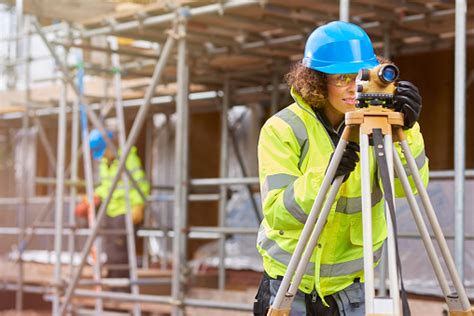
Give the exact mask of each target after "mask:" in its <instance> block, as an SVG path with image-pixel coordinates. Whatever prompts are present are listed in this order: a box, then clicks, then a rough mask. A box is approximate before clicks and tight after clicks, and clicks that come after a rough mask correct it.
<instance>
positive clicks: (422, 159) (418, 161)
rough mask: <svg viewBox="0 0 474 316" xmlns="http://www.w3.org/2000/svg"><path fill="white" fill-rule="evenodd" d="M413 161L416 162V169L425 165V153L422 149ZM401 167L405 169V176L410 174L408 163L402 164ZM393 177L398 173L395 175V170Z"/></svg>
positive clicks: (396, 176)
mask: <svg viewBox="0 0 474 316" xmlns="http://www.w3.org/2000/svg"><path fill="white" fill-rule="evenodd" d="M415 163H416V167H417V168H418V170H420V169H421V168H423V166H424V165H425V163H426V154H425V150H424V149H423V151H422V152H421V153H420V154H419V155H418V156H416V158H415ZM403 169H405V173H406V175H407V176H411V171H410V168H409V167H408V164H404V165H403ZM395 178H398V175H397V173H396V172H395Z"/></svg>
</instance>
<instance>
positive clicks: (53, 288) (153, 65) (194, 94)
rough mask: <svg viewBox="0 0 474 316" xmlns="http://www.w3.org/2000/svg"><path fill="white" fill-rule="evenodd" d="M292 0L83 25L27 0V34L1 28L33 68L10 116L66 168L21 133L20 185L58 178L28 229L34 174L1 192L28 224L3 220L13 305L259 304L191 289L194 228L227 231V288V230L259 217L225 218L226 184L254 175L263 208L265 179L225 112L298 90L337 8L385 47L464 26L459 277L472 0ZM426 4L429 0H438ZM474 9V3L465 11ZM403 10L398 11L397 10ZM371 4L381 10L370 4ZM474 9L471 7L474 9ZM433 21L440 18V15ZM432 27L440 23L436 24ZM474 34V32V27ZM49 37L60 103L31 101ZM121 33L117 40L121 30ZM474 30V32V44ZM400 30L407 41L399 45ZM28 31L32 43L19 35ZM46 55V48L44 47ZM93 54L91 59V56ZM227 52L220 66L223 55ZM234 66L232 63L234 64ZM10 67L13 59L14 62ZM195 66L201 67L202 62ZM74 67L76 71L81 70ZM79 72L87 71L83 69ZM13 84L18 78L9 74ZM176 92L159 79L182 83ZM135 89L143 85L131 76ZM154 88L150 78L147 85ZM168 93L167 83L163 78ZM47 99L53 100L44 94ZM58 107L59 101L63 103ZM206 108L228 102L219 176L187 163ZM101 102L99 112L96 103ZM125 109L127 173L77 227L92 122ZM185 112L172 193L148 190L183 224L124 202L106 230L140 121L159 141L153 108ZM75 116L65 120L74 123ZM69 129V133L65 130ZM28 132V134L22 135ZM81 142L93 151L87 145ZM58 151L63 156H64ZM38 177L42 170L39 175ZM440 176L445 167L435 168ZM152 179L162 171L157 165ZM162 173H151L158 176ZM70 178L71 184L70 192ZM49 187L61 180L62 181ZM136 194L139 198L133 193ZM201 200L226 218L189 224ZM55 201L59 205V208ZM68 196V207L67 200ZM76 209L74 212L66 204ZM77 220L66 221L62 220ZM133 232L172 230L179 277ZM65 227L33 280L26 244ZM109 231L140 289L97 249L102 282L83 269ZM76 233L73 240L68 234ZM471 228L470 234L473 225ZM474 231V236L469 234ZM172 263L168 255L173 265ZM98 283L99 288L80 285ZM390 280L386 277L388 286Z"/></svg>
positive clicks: (21, 18) (19, 15)
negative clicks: (304, 64) (315, 36)
mask: <svg viewBox="0 0 474 316" xmlns="http://www.w3.org/2000/svg"><path fill="white" fill-rule="evenodd" d="M286 2H287V1H282V0H281V1H280V0H275V1H270V0H267V1H258V0H227V1H217V2H216V1H198V2H193V1H189V2H188V1H179V2H177V4H176V5H169V4H168V5H161V4H157V3H155V4H150V5H147V6H145V7H143V8H142V9H140V10H139V11H136V12H130V13H126V14H117V15H110V16H108V17H106V18H101V19H95V20H91V21H88V22H87V23H84V24H82V25H75V24H70V23H66V22H62V23H58V24H56V25H50V26H43V25H42V24H41V23H40V22H39V21H40V20H38V19H37V17H35V16H34V14H32V12H29V14H25V13H24V12H23V11H24V8H23V2H22V1H21V0H18V1H16V6H15V8H16V14H15V16H16V27H17V28H16V34H15V35H14V36H8V37H6V38H3V39H2V40H3V41H4V42H7V43H13V44H14V45H16V46H15V47H16V48H15V49H16V54H15V55H14V56H13V57H14V58H10V59H8V60H6V61H5V62H4V65H8V69H9V70H10V73H11V74H12V75H14V77H15V78H17V77H19V76H18V75H17V71H15V70H16V69H17V68H18V69H20V67H19V65H22V66H23V68H24V69H23V71H24V74H23V81H24V90H23V95H22V101H21V102H19V103H20V107H21V112H18V108H16V109H15V111H11V110H9V111H8V113H5V114H3V121H4V124H5V125H6V126H9V125H15V124H16V126H18V121H20V125H21V129H22V130H23V131H25V133H26V131H27V130H28V129H29V128H30V127H32V126H34V127H35V128H36V130H37V132H38V135H39V139H40V142H41V145H42V147H43V150H44V151H45V153H46V158H47V160H48V165H49V168H50V170H55V177H54V178H53V177H51V176H50V177H36V175H32V177H31V178H30V179H28V176H29V175H28V172H27V170H28V168H26V165H27V157H28V150H29V149H28V142H27V137H24V138H23V140H22V143H21V144H20V145H21V147H20V148H21V152H22V155H21V159H22V161H21V165H22V166H25V168H24V169H23V171H22V172H21V175H20V176H21V177H22V179H23V180H22V183H23V184H25V183H27V182H28V181H31V179H35V181H34V182H35V183H37V184H45V185H47V186H48V187H49V188H50V190H49V196H48V197H47V198H44V199H43V202H45V205H44V206H45V207H44V208H43V209H42V210H40V211H38V212H37V214H35V215H36V216H35V221H34V224H33V225H32V226H30V227H27V224H26V213H27V209H28V206H29V205H30V204H31V203H34V199H35V198H36V197H32V196H31V192H29V191H28V187H27V186H24V187H23V188H21V190H20V192H18V197H16V198H9V199H7V198H5V199H0V203H1V204H3V205H6V204H9V203H10V204H14V205H17V208H18V211H17V224H18V227H17V228H14V229H13V228H12V227H1V228H0V234H11V235H16V236H18V245H17V254H18V256H17V259H16V265H17V276H18V277H17V282H16V284H5V285H3V287H4V288H8V289H14V290H16V308H17V310H21V309H23V305H24V302H23V294H24V293H25V292H27V291H33V292H34V291H39V292H43V293H47V294H48V295H50V299H51V300H52V303H53V309H52V310H53V314H54V315H64V314H67V313H70V312H73V307H72V306H71V305H72V303H73V298H74V297H87V298H94V306H95V310H94V311H95V313H96V314H100V313H102V312H103V310H104V309H105V306H104V300H106V299H109V300H115V301H125V302H132V303H134V304H132V305H131V306H130V310H131V312H132V313H133V315H140V314H141V312H142V311H141V307H140V304H138V303H153V304H164V305H168V306H170V307H171V309H170V311H171V313H172V314H173V315H184V313H185V308H186V307H193V306H194V307H208V308H215V309H223V310H236V311H247V312H248V311H251V310H252V306H251V304H250V302H249V304H238V303H231V302H216V301H212V300H204V299H196V298H190V297H187V296H186V287H187V284H188V278H189V274H190V271H189V267H188V259H187V255H186V254H187V243H188V239H193V238H198V239H199V238H207V239H216V240H218V257H219V265H218V288H219V289H220V290H224V289H225V287H226V268H225V258H226V249H225V241H226V239H227V237H228V236H229V235H234V234H256V232H257V228H256V227H255V228H247V227H240V228H235V227H226V223H225V217H226V208H227V203H228V198H229V197H228V188H229V186H231V185H236V184H238V185H243V186H245V188H246V190H247V192H248V194H249V198H250V200H251V201H252V207H253V211H254V212H255V214H256V216H257V217H258V216H261V215H260V214H259V210H258V206H257V202H256V201H255V200H254V199H253V194H254V193H255V191H256V190H255V189H254V188H255V186H256V185H257V184H258V178H256V177H252V176H248V174H247V173H246V168H245V166H244V164H243V159H242V157H241V154H240V153H239V149H238V146H237V140H236V138H235V135H234V132H233V130H232V126H230V125H229V118H228V111H229V110H230V109H231V107H232V106H234V105H236V104H246V103H249V102H250V103H251V102H257V103H260V104H264V105H265V107H266V111H267V112H268V113H275V112H276V111H277V110H278V107H279V104H281V103H282V101H283V100H285V99H287V98H288V95H287V94H284V91H286V89H285V87H284V85H283V84H281V80H280V78H281V77H282V75H283V72H284V71H285V70H286V69H287V68H288V64H289V63H290V62H291V61H294V60H296V59H297V58H299V56H300V54H301V51H302V47H301V45H302V43H304V40H305V38H306V35H307V34H308V33H309V32H311V31H312V29H313V28H314V27H315V26H316V25H318V24H322V23H324V22H327V21H329V20H333V19H337V18H339V19H341V20H351V21H355V22H357V23H358V24H360V25H361V26H362V27H363V28H364V29H366V30H368V31H369V32H371V31H373V33H371V37H373V38H374V39H375V40H374V46H375V47H376V48H377V49H383V50H384V55H385V56H387V57H390V56H391V55H393V54H404V53H411V52H413V51H423V50H426V46H427V45H426V44H427V43H429V44H430V46H429V48H428V49H433V48H436V49H437V48H439V49H441V48H444V47H446V45H449V43H450V41H451V40H452V39H453V38H454V39H455V42H456V45H455V56H456V59H455V68H456V69H455V71H456V75H455V78H456V79H455V80H456V81H455V96H456V99H455V106H456V124H455V126H456V132H455V136H456V149H455V152H456V155H455V157H456V162H455V171H454V179H455V192H456V199H455V215H456V223H457V225H456V227H457V229H456V230H455V236H454V240H455V245H456V248H455V258H456V263H457V267H458V269H459V272H460V275H461V278H462V276H463V268H462V267H463V260H464V258H463V253H464V248H463V247H464V246H463V245H464V240H465V239H466V236H465V234H464V231H463V228H462V227H463V225H462V224H463V222H464V209H465V206H464V199H463V198H464V194H465V190H464V186H465V184H464V181H465V177H466V176H470V177H472V176H474V170H466V168H465V155H466V154H465V147H464V146H465V129H466V128H465V107H466V106H465V103H466V101H465V93H464V92H465V90H466V82H468V81H466V76H467V74H466V45H467V44H470V43H471V42H472V41H473V37H472V35H474V25H473V24H472V21H470V22H469V20H468V23H467V22H466V16H473V15H474V12H472V11H473V10H472V8H467V3H466V1H457V2H456V5H455V6H454V5H452V4H448V3H444V2H430V1H407V2H405V3H404V4H403V5H402V4H398V3H396V1H387V2H382V3H380V4H377V5H376V4H373V3H372V2H371V1H364V0H359V1H352V2H351V3H349V1H342V0H341V1H340V2H339V3H337V2H334V1H330V0H325V1H319V2H318V4H310V3H306V2H305V1H300V2H298V3H296V4H289V3H286ZM428 3H429V4H428ZM468 9H469V10H468ZM394 10H398V12H403V14H400V16H396V17H395V18H394V16H393V12H394ZM367 11H373V12H375V14H371V15H368V14H366V13H367ZM453 18H455V31H454V32H453V31H452V25H449V26H446V23H439V21H452V20H453ZM471 20H472V19H471ZM427 21H430V22H431V23H433V24H436V25H437V27H438V29H437V30H435V31H433V30H429V27H426V26H424V23H426V22H427ZM433 21H434V22H433ZM433 24H432V25H431V27H432V26H433ZM466 34H467V35H468V36H467V37H466ZM33 36H39V38H40V39H41V42H42V43H43V44H44V45H45V46H46V47H47V50H48V52H49V55H50V56H51V57H52V59H53V61H54V67H55V68H56V69H57V70H58V71H57V73H56V74H55V75H54V76H53V77H52V78H44V79H41V80H38V81H49V82H55V81H56V80H58V79H59V83H60V84H59V86H60V87H59V88H60V89H59V90H58V91H59V96H60V97H59V100H58V101H54V102H53V103H55V104H54V105H53V106H51V105H49V104H48V106H45V104H42V103H36V102H34V101H32V96H31V87H30V86H31V84H32V82H31V81H32V80H31V73H30V69H31V64H32V63H34V62H35V58H33V57H32V56H31V50H32V48H31V42H30V41H31V38H32V37H33ZM104 37H107V40H106V44H105V45H99V44H95V43H94V39H97V38H104ZM118 37H120V38H118ZM124 38H125V40H126V38H128V39H134V40H146V41H147V42H149V43H155V44H157V46H156V45H155V46H153V45H151V46H147V47H146V48H141V49H137V48H133V47H127V46H123V47H122V46H121V45H119V42H120V40H121V39H124ZM466 41H467V43H466ZM390 42H397V43H399V44H404V45H398V46H395V45H394V46H389V43H390ZM21 43H24V46H21V45H20V44H21ZM72 49H75V50H76V51H79V52H80V53H81V54H80V55H82V56H79V57H77V58H76V60H75V63H74V65H71V62H70V59H71V58H70V50H72ZM96 52H100V53H102V54H104V55H105V56H107V58H108V59H109V60H108V66H107V67H104V65H98V64H94V60H93V59H92V58H90V56H87V55H91V54H93V53H96ZM36 59H37V60H38V59H44V56H40V57H37V58H36ZM87 59H88V61H87ZM216 64H219V66H216ZM231 64H232V65H231ZM5 67H6V66H5ZM191 68H192V69H191ZM84 72H89V73H92V74H96V75H98V76H102V77H103V78H106V80H109V81H110V82H112V84H113V87H114V88H113V91H114V94H113V96H110V95H107V94H108V93H104V95H102V96H97V95H88V94H87V93H88V91H87V87H85V83H84ZM74 76H75V78H74ZM123 77H128V78H139V77H142V78H143V77H148V78H150V79H149V80H147V81H144V82H141V83H139V84H138V87H139V89H140V93H138V95H139V96H138V97H137V98H131V97H128V98H127V99H124V98H123V96H124V92H123V89H122V84H123V80H122V79H123ZM74 79H76V80H74ZM9 85H12V83H11V82H10V83H9ZM173 85H174V88H173V87H172V88H171V90H172V91H171V92H170V93H160V94H161V95H160V96H156V95H157V91H161V90H160V89H164V88H166V87H167V86H173ZM134 88H136V87H134ZM143 88H145V90H144V91H143V90H141V89H143ZM165 91H166V89H165ZM45 103H48V102H45ZM56 105H57V106H56ZM201 108H205V109H212V110H217V111H219V112H220V146H219V148H220V151H219V171H218V177H216V178H201V179H191V178H190V174H189V164H190V162H189V159H190V157H189V151H190V149H189V146H190V136H189V134H190V130H189V125H190V124H189V117H190V111H191V110H192V109H195V110H197V111H199V110H200V109H201ZM124 111H127V112H126V113H128V115H129V114H130V113H132V112H135V111H136V114H135V118H134V120H133V125H132V126H131V128H130V130H129V133H128V136H127V135H126V128H125V116H126V114H125V113H124ZM97 112H99V113H100V115H98V114H97ZM112 112H115V113H114V114H115V116H116V117H117V119H118V122H119V147H120V152H121V154H120V156H119V163H118V170H119V172H118V173H117V174H116V176H115V177H114V179H113V181H112V188H111V190H110V192H109V194H108V196H107V198H106V199H105V200H104V201H103V202H102V204H101V205H100V207H99V209H98V210H97V212H95V210H94V212H93V214H96V215H95V218H91V219H90V221H89V223H90V225H91V227H90V228H89V229H84V228H78V227H77V223H76V222H75V220H74V207H75V204H76V202H77V199H78V188H85V189H86V193H87V196H88V199H89V201H92V200H93V186H94V180H93V174H92V162H91V157H90V154H89V148H88V146H89V142H88V129H89V128H90V127H94V128H97V129H99V130H100V132H101V133H102V134H103V135H104V139H106V140H107V139H108V137H107V136H106V128H105V126H104V124H103V118H104V117H107V116H110V115H111V114H110V113H112ZM159 112H166V113H168V114H169V113H175V115H176V126H175V138H174V141H175V144H174V148H175V152H174V157H175V161H174V169H173V171H174V184H173V185H172V187H171V188H170V187H164V188H162V187H160V185H159V184H157V183H154V182H153V181H151V183H152V186H153V187H154V188H155V189H154V192H155V193H156V192H159V189H165V190H167V192H169V191H170V190H169V189H171V192H172V194H161V193H156V194H152V195H151V196H149V197H148V198H145V196H144V195H143V193H141V195H142V196H143V197H144V198H145V199H146V200H147V202H148V203H153V202H157V201H158V202H160V203H168V202H170V201H171V202H172V203H173V212H172V213H173V229H172V231H168V230H167V229H165V228H160V227H154V228H151V227H150V226H151V221H150V218H149V214H148V215H147V216H146V219H145V227H146V228H145V229H138V230H137V231H136V232H135V231H134V228H133V223H132V219H131V213H130V203H129V201H128V202H127V209H128V212H127V216H126V225H125V227H124V229H123V230H118V231H117V230H116V231H110V230H106V229H103V228H101V223H102V222H103V220H104V218H105V216H106V209H107V206H108V204H109V202H110V200H111V198H112V194H113V191H114V190H115V188H116V186H117V184H118V182H119V181H123V183H124V184H125V187H126V192H128V189H129V187H132V186H133V187H134V188H136V189H138V190H139V187H138V185H137V183H136V182H135V180H134V179H133V177H132V176H131V173H130V171H129V170H127V169H126V167H125V162H126V159H127V156H128V154H129V152H130V150H131V148H132V146H134V144H135V143H136V141H137V139H138V138H139V137H140V133H141V130H142V129H143V127H144V126H146V130H147V131H146V146H149V145H150V144H151V143H152V142H153V122H152V119H150V113H152V114H153V113H159ZM54 115H57V144H56V145H57V149H56V152H55V151H54V150H53V147H52V146H51V144H50V143H49V140H48V137H47V135H46V133H45V131H44V128H43V126H42V124H43V123H42V120H41V119H42V118H44V119H49V120H51V117H54ZM69 123H70V124H71V126H70V128H69V129H68V124H69ZM68 131H69V132H70V141H69V144H68V142H67V133H68ZM25 135H26V134H25ZM67 145H69V147H70V154H69V156H70V165H69V167H66V158H67V152H66V151H67V148H68V146H67ZM107 145H108V146H109V147H110V148H112V150H113V151H114V152H116V153H117V152H118V149H117V148H115V146H114V144H113V143H112V142H110V141H108V144H107ZM231 146H232V148H233V150H234V152H235V153H236V155H237V158H238V160H239V165H240V170H241V171H242V175H243V177H241V178H231V177H229V165H228V159H229V151H230V147H231ZM81 149H82V150H81ZM150 152H151V151H149V150H147V157H146V159H145V162H146V163H145V166H146V168H147V170H148V171H149V172H150V170H151V158H150V155H151V154H150ZM55 153H56V155H55ZM80 158H82V160H83V172H84V178H85V179H84V181H82V180H81V179H80V177H79V169H80V168H79V165H78V164H79V159H80ZM30 176H31V175H30ZM438 176H439V177H443V176H446V173H443V172H440V173H438ZM150 177H151V176H150ZM150 179H151V180H153V179H152V177H151V178H150ZM66 186H68V187H69V190H66ZM203 187H204V188H209V187H213V188H216V189H218V190H217V191H214V192H212V193H204V194H203V193H201V194H197V193H194V192H193V190H192V189H193V188H203ZM51 188H54V190H52V189H51ZM126 195H127V200H128V193H127V194H126ZM190 201H217V202H218V207H217V210H218V212H217V214H218V215H217V222H218V225H217V226H216V227H192V226H189V225H188V220H187V218H188V209H189V205H188V203H189V202H190ZM53 204H54V208H53ZM66 206H67V208H66ZM52 209H54V225H52V226H50V227H41V225H44V223H43V220H45V218H47V217H48V216H49V215H48V213H50V212H51V210H52ZM65 214H67V216H64V215H65ZM65 218H67V220H68V221H67V224H66V222H65V221H64V219H65ZM135 233H136V235H137V236H140V237H144V238H145V240H146V239H147V238H152V237H153V238H155V237H160V238H162V239H165V240H172V246H171V250H172V255H171V258H170V261H171V262H172V271H171V274H170V279H166V278H165V279H162V278H160V279H157V280H146V279H140V278H139V275H138V266H139V264H138V263H137V261H136V257H135V253H136V251H135V238H134V236H135ZM36 234H38V235H41V234H44V235H52V236H54V253H55V254H56V258H55V260H53V261H54V280H53V281H52V282H51V283H50V284H48V285H47V286H44V287H32V286H28V285H25V284H24V263H23V260H22V253H23V252H24V250H26V249H27V247H28V243H29V241H30V239H31V238H32V237H33V236H34V235H36ZM106 234H126V236H127V245H128V247H127V249H128V254H129V256H128V257H129V264H130V266H129V268H130V272H131V273H130V278H129V280H125V281H124V280H122V281H120V280H119V281H117V282H122V283H121V284H122V285H123V284H125V285H129V286H131V293H117V292H111V291H105V290H103V289H102V287H103V286H104V285H107V282H110V281H107V280H106V279H102V278H101V266H100V260H97V261H96V263H95V264H94V269H93V271H92V272H91V273H92V275H93V279H92V280H91V281H87V280H81V276H82V275H83V270H84V267H85V266H86V263H87V259H88V255H89V253H90V251H91V249H92V248H93V247H96V249H98V250H99V249H100V248H99V247H100V243H98V242H96V240H97V239H98V238H100V236H103V235H106ZM79 236H84V238H85V241H83V245H82V249H81V253H80V257H79V262H78V264H77V265H75V264H74V263H73V261H74V260H73V259H74V258H73V255H72V254H73V253H74V252H75V249H77V245H78V241H77V239H78V237H79ZM64 237H67V245H65V244H66V243H63V240H64ZM468 237H469V236H468ZM469 238H472V236H471V237H469ZM65 248H67V252H68V253H69V254H70V256H69V264H68V265H69V272H68V278H65V277H64V273H63V272H62V269H63V264H62V261H61V256H60V254H62V252H63V249H65ZM143 248H144V256H143V263H142V268H145V269H148V268H150V263H149V256H148V243H144V247H143ZM162 267H163V268H166V263H165V264H164V265H163V266H162ZM163 282H165V283H170V284H171V294H170V295H148V294H141V293H140V286H141V285H145V284H162V283H163ZM78 286H89V287H90V288H91V289H90V290H89V289H84V288H80V289H79V288H78ZM381 286H382V285H381Z"/></svg>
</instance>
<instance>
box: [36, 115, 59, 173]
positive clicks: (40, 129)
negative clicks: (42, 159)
mask: <svg viewBox="0 0 474 316" xmlns="http://www.w3.org/2000/svg"><path fill="white" fill-rule="evenodd" d="M60 113H61V109H59V115H60ZM33 121H34V123H35V125H36V128H38V136H39V139H40V141H41V144H42V145H43V148H44V151H45V152H46V156H47V157H48V164H49V167H50V168H51V170H56V168H57V166H56V158H55V157H54V153H53V149H52V147H51V144H50V143H49V141H48V137H47V136H46V133H45V131H44V128H43V124H41V121H40V119H39V118H38V117H37V116H33Z"/></svg>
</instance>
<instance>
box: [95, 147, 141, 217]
mask: <svg viewBox="0 0 474 316" xmlns="http://www.w3.org/2000/svg"><path fill="white" fill-rule="evenodd" d="M118 163H119V161H118V159H115V160H114V161H113V162H112V163H111V164H110V166H109V164H108V162H107V159H106V158H102V160H101V161H100V165H99V177H100V184H99V186H98V187H97V188H96V189H95V194H97V195H98V196H99V197H100V198H101V200H102V202H103V201H104V200H105V198H106V197H107V195H108V194H109V191H110V188H111V187H112V180H113V179H114V177H115V175H116V174H117V170H118ZM126 167H127V169H128V170H129V171H130V173H131V175H132V177H133V179H134V180H135V181H136V182H137V183H138V186H139V187H140V189H141V190H142V192H143V193H144V194H145V196H148V194H149V193H150V185H149V184H148V181H147V179H146V176H145V172H144V171H143V169H142V165H141V162H140V158H139V157H138V155H137V148H136V147H132V149H131V150H130V153H129V154H128V157H127V162H126ZM128 186H129V192H130V193H129V198H130V206H131V207H133V206H135V205H139V204H144V203H145V201H143V199H142V197H141V195H140V194H139V193H138V191H137V190H136V189H135V188H134V187H133V185H132V183H131V181H128ZM126 211H127V210H126V200H125V186H124V184H123V182H122V180H120V181H119V183H118V184H117V187H116V188H115V191H114V193H113V195H112V199H111V200H110V203H109V205H108V206H107V215H108V216H110V217H116V216H119V215H123V214H125V213H126Z"/></svg>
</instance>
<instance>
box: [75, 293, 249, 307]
mask: <svg viewBox="0 0 474 316" xmlns="http://www.w3.org/2000/svg"><path fill="white" fill-rule="evenodd" d="M76 295H77V296H82V297H95V295H97V296H100V297H102V298H104V299H114V300H118V301H128V302H142V303H154V304H169V305H172V306H176V305H178V304H184V305H186V306H190V307H191V306H194V307H208V308H217V309H225V310H240V311H252V309H253V307H252V305H250V304H239V303H232V302H216V301H211V300H201V299H192V298H189V299H185V300H184V301H183V302H177V301H174V300H173V299H172V297H169V296H163V295H147V294H141V295H133V294H127V293H116V292H105V291H104V292H101V293H95V292H94V291H89V290H82V289H78V290H76Z"/></svg>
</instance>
